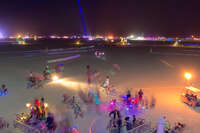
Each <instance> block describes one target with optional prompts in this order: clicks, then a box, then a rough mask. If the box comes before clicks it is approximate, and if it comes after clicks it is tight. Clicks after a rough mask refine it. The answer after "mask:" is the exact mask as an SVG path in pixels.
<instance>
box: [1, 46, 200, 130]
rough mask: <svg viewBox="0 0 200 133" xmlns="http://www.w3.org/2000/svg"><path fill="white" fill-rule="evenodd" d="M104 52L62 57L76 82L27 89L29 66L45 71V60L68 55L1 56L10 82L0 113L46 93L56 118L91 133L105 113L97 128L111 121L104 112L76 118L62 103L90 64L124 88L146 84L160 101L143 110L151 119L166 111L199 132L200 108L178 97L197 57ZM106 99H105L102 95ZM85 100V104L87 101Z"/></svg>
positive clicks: (8, 114) (9, 114) (10, 113)
mask: <svg viewBox="0 0 200 133" xmlns="http://www.w3.org/2000/svg"><path fill="white" fill-rule="evenodd" d="M105 54H106V59H105V60H101V59H97V58H96V57H95V56H94V55H93V54H91V53H90V54H81V57H80V58H78V59H74V60H71V61H66V62H63V64H64V65H65V72H64V75H63V77H65V78H66V80H69V79H70V81H71V82H73V83H72V84H48V85H46V86H45V87H44V88H41V89H38V90H35V89H26V77H27V76H28V72H29V71H33V72H42V69H43V67H44V64H45V62H46V60H48V59H55V58H59V57H66V56H70V55H60V56H49V57H47V56H33V57H24V56H18V57H5V56H3V57H0V60H1V62H0V66H1V69H0V84H2V83H4V84H6V85H7V87H8V89H9V93H8V95H7V96H4V97H0V107H1V108H0V116H3V117H4V118H5V119H6V120H8V121H9V122H12V120H13V119H15V114H16V113H19V112H23V111H25V110H26V108H25V104H26V103H27V102H31V101H32V100H33V99H35V98H40V97H42V96H43V97H45V99H47V102H48V103H49V107H50V108H51V110H52V111H53V112H55V113H56V115H57V116H58V117H57V121H59V122H61V121H65V123H66V125H72V126H75V125H78V130H79V132H80V133H88V132H89V127H90V126H91V124H92V122H93V120H96V119H97V120H98V119H99V118H104V117H105V119H104V120H105V122H104V123H102V122H101V121H100V122H99V125H98V128H99V129H102V128H103V127H104V125H103V124H105V123H106V122H107V117H106V116H105V115H103V114H102V115H98V114H96V113H95V111H90V112H87V111H86V112H85V117H84V118H83V119H81V118H79V119H78V120H74V115H73V114H72V113H73V112H72V110H70V109H68V108H67V107H66V105H64V104H62V103H61V100H62V97H61V96H62V94H63V93H67V94H70V95H78V90H79V89H80V88H81V89H84V88H86V84H85V83H86V75H85V74H86V69H85V66H86V65H88V64H90V65H91V67H92V69H93V70H99V71H101V75H102V77H103V78H105V77H106V76H107V75H109V76H111V84H113V85H115V86H116V87H117V88H118V89H120V91H122V90H123V91H124V90H126V88H133V89H132V92H133V93H134V92H135V90H138V89H139V88H143V89H144V92H145V96H147V97H148V98H150V97H151V96H152V95H153V96H155V98H156V107H155V108H154V109H153V110H149V111H146V113H145V116H146V117H147V118H148V119H150V120H152V123H153V125H155V124H156V121H157V119H158V118H159V116H161V115H164V116H166V117H167V119H168V120H169V121H170V123H171V124H172V125H173V124H174V122H176V121H181V122H184V123H186V125H187V128H186V131H185V132H186V133H198V132H199V124H198V123H199V119H200V114H199V113H198V112H196V111H194V110H193V109H191V108H189V107H188V106H186V105H185V104H183V103H182V102H181V101H180V94H181V92H182V88H183V87H184V86H185V85H186V81H185V79H184V77H183V74H184V72H186V71H188V72H191V73H193V75H194V79H195V80H196V78H197V77H198V76H199V75H200V69H199V68H200V65H199V57H193V56H167V55H164V56H163V55H153V54H150V53H149V50H148V49H144V48H131V49H130V48H129V49H126V48H124V49H120V48H118V49H117V48H113V49H107V50H105ZM161 60H165V62H167V63H163V61H161ZM112 64H118V65H119V66H120V67H121V70H120V71H119V72H117V71H116V70H115V69H114V68H113V67H112ZM105 99H106V98H105ZM102 101H105V100H103V99H102ZM81 103H82V102H81ZM82 105H83V108H84V109H86V107H87V106H85V105H84V104H82ZM68 120H70V122H68ZM68 123H70V124H68ZM66 125H65V124H63V125H62V124H61V125H60V128H59V129H58V130H57V132H59V133H60V132H61V130H64V129H61V127H62V128H64V127H65V126H66ZM105 127H106V124H105ZM95 131H96V130H95ZM98 131H99V130H98ZM104 131H105V130H104ZM0 132H2V133H11V132H12V133H16V132H18V131H16V130H14V129H12V128H10V129H8V130H0ZM101 132H102V131H101Z"/></svg>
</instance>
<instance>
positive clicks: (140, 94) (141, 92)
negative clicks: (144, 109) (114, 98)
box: [138, 89, 144, 102]
mask: <svg viewBox="0 0 200 133" xmlns="http://www.w3.org/2000/svg"><path fill="white" fill-rule="evenodd" d="M143 94H144V93H143V91H142V89H140V91H139V92H138V95H139V102H142V99H143Z"/></svg>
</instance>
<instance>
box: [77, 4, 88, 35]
mask: <svg viewBox="0 0 200 133" xmlns="http://www.w3.org/2000/svg"><path fill="white" fill-rule="evenodd" d="M78 6H79V10H80V14H81V21H82V25H83V32H84V35H85V36H87V31H86V26H85V21H84V17H83V12H82V9H81V3H80V0H78Z"/></svg>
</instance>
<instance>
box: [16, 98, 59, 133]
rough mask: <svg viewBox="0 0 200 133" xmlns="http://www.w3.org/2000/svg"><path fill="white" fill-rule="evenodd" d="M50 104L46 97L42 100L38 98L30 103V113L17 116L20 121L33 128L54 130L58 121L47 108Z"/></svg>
mask: <svg viewBox="0 0 200 133" xmlns="http://www.w3.org/2000/svg"><path fill="white" fill-rule="evenodd" d="M47 106H48V104H47V103H45V100H44V98H43V97H42V98H41V100H38V99H36V100H35V101H34V103H33V105H32V104H28V105H27V107H28V108H29V109H30V113H29V114H27V115H26V116H25V115H23V116H18V117H23V118H17V121H18V122H22V123H24V124H26V125H29V126H31V127H33V128H37V129H39V130H40V131H48V132H53V131H54V130H55V129H56V123H55V119H54V115H53V114H52V113H50V112H48V110H47Z"/></svg>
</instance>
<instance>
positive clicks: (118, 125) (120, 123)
mask: <svg viewBox="0 0 200 133" xmlns="http://www.w3.org/2000/svg"><path fill="white" fill-rule="evenodd" d="M117 127H118V133H121V127H122V119H121V117H119V119H118V120H117Z"/></svg>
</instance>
